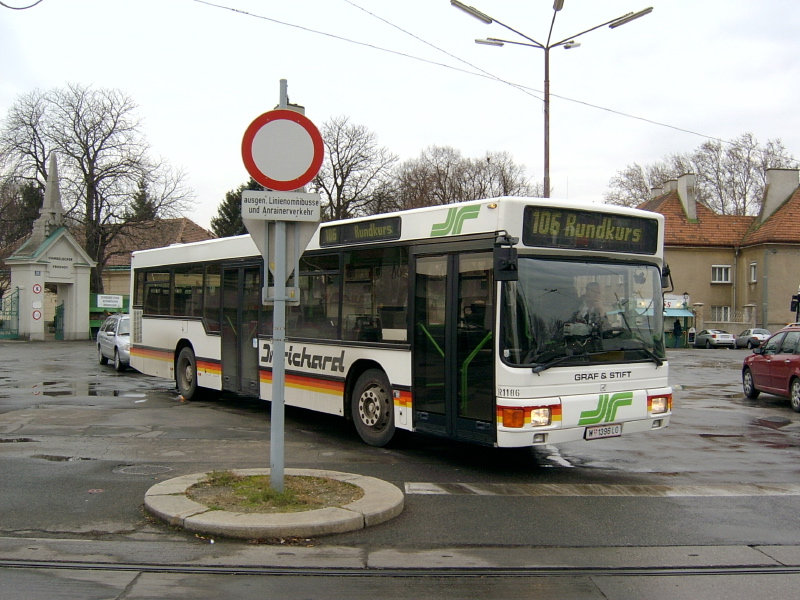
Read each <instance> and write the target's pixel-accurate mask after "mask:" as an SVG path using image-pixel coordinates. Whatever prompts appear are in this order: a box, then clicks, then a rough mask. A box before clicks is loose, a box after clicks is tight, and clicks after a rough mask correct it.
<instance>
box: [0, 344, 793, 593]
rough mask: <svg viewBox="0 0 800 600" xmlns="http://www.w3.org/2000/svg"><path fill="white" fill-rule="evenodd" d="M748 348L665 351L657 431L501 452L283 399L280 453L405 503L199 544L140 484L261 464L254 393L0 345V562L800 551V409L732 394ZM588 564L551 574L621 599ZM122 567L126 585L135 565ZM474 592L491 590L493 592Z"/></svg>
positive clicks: (74, 349)
mask: <svg viewBox="0 0 800 600" xmlns="http://www.w3.org/2000/svg"><path fill="white" fill-rule="evenodd" d="M746 352H747V351H745V350H740V351H731V350H676V351H670V353H669V358H670V363H671V369H672V370H671V382H672V384H673V385H674V386H676V387H677V388H678V389H677V390H676V394H675V415H674V417H673V419H672V423H671V425H670V427H669V428H668V429H666V430H664V431H660V432H654V433H652V434H641V435H636V436H631V437H626V438H618V439H612V440H599V441H595V442H587V443H575V444H566V445H563V446H560V447H547V448H542V449H534V450H525V451H503V450H496V449H491V448H481V447H476V446H469V445H464V444H458V443H453V442H448V441H443V440H438V439H435V438H430V437H425V436H419V435H404V436H401V437H400V439H399V440H398V441H397V443H394V444H393V445H392V446H391V447H389V448H384V449H378V448H372V447H368V446H366V445H364V444H362V443H361V442H360V440H359V439H358V437H357V435H356V434H355V432H354V431H353V430H352V428H351V426H350V425H349V424H347V423H346V422H345V421H343V420H341V419H339V418H336V417H330V416H325V415H318V414H314V413H309V412H307V411H302V410H298V409H291V408H289V409H287V414H286V451H285V453H286V466H287V467H297V468H317V469H332V470H338V471H348V472H355V473H359V474H363V475H369V476H373V477H378V478H381V479H384V480H386V481H389V482H391V483H393V484H395V485H397V486H398V487H400V488H401V489H403V490H404V491H405V492H406V507H405V510H404V511H403V513H402V514H401V515H400V516H399V517H397V518H396V519H394V520H392V521H390V522H388V523H385V524H383V525H380V526H377V527H373V528H369V529H366V530H362V531H359V532H355V533H350V534H342V535H337V536H331V537H326V538H320V539H314V540H284V543H283V544H280V543H278V544H272V545H270V544H263V545H253V544H244V543H243V542H235V541H226V540H214V542H215V543H214V545H213V546H212V545H211V541H212V540H210V539H204V538H202V537H196V536H194V535H191V534H187V533H185V532H182V531H179V530H174V529H171V528H169V527H166V526H164V525H163V524H160V523H157V522H155V521H153V520H152V519H151V518H149V517H148V516H147V515H146V514H145V513H144V512H143V510H142V499H143V495H144V493H145V491H146V490H147V489H148V488H149V487H150V486H151V485H153V483H154V482H157V481H162V480H164V479H168V478H171V477H176V476H178V475H184V474H189V473H196V472H203V471H209V470H213V469H225V468H231V467H238V468H256V467H264V466H269V405H268V404H267V403H263V402H260V401H249V400H242V399H237V398H231V397H227V398H220V399H215V400H204V401H200V402H191V403H186V402H181V400H180V398H179V397H178V395H177V394H176V393H175V391H174V385H173V384H172V382H169V381H165V380H159V379H155V378H151V377H147V376H144V375H141V374H139V373H135V372H130V371H129V372H126V373H121V374H120V373H116V372H115V371H114V370H113V369H112V368H110V367H101V366H100V365H98V364H97V362H96V359H95V352H94V349H93V346H92V344H91V343H90V342H40V343H22V342H0V482H2V483H1V484H0V503H1V505H2V512H1V513H0V559H5V560H22V561H34V562H36V561H46V560H55V561H57V562H60V563H63V562H64V561H77V562H81V561H85V560H87V557H88V560H89V561H92V560H94V561H95V562H98V561H99V562H102V560H100V559H98V558H97V557H112V559H110V560H112V562H117V563H122V562H124V563H126V564H127V563H130V564H132V565H142V564H153V563H158V564H160V563H165V562H169V563H173V562H175V561H178V562H180V563H181V564H184V565H197V564H200V563H203V562H208V561H211V562H214V561H213V560H212V559H211V558H209V557H212V556H214V557H218V558H217V559H216V560H217V562H218V563H222V564H227V565H231V564H240V563H246V564H261V565H263V564H282V565H284V566H285V567H286V568H295V567H309V566H312V565H313V566H317V567H318V566H320V565H322V566H326V565H327V566H329V567H330V568H353V569H363V568H364V567H365V566H366V567H372V568H378V569H389V568H399V567H407V568H410V569H416V568H419V569H425V568H432V567H436V568H442V569H449V568H459V569H460V568H464V567H476V566H477V567H487V568H502V567H508V568H520V569H528V568H531V567H532V566H533V565H538V566H542V565H543V566H545V567H548V568H552V567H553V566H554V565H552V564H549V562H548V560H549V559H548V558H547V557H548V556H561V557H564V555H563V554H560V553H563V552H566V551H567V550H565V549H568V551H569V552H572V553H573V554H570V555H569V556H568V557H567V558H563V560H562V561H561V562H559V561H555V566H557V567H558V568H563V567H564V566H565V565H567V566H569V568H578V567H585V566H587V564H589V565H594V566H596V567H598V568H609V569H619V568H623V567H636V568H645V567H647V566H661V567H668V568H671V569H676V568H678V567H681V568H684V567H686V566H687V565H689V566H694V567H699V568H710V567H715V568H721V567H724V568H731V567H733V566H737V565H738V566H742V565H754V564H763V565H764V566H765V568H766V569H768V570H769V569H775V568H776V567H780V566H782V565H797V564H800V555H799V554H798V552H797V550H796V549H795V546H796V545H798V543H799V542H800V522H798V520H797V519H796V515H797V514H798V510H799V509H800V489H799V488H798V485H797V470H798V469H797V467H796V465H797V464H798V457H799V454H800V451H799V445H800V441H799V440H798V432H800V418H798V415H796V413H793V412H792V411H791V408H790V407H789V403H788V400H784V399H778V398H775V397H771V396H768V395H764V394H762V395H761V397H760V398H759V399H758V400H748V399H746V398H744V396H743V395H742V393H741V385H740V372H739V369H740V365H741V360H742V359H743V358H744V356H745V355H746ZM31 548H33V549H31ZM609 549H613V551H610V550H609ZM601 557H602V558H601ZM637 557H640V558H641V557H643V558H642V560H637ZM265 561H266V562H265ZM29 564H33V563H30V562H29ZM36 564H38V565H39V567H40V568H39V569H38V570H36V571H35V572H36V573H37V575H36V576H35V578H41V580H42V581H43V582H51V583H49V584H48V583H42V585H43V586H44V587H42V589H43V590H45V591H47V590H52V589H53V588H52V585H51V584H52V582H53V581H58V580H59V578H61V577H63V576H64V575H63V574H62V573H60V572H59V571H57V572H55V574H53V573H52V572H51V571H48V570H46V569H45V568H44V567H45V565H44V563H42V564H39V563H36ZM81 564H83V563H81ZM6 566H7V567H8V566H10V563H6ZM136 572H138V573H140V574H142V573H143V574H142V576H141V580H140V581H141V583H140V585H144V583H143V581H144V580H147V579H148V578H154V577H155V578H159V577H161V576H156V575H153V574H149V573H148V572H147V571H146V570H144V571H136ZM9 573H13V574H14V577H15V578H19V577H22V580H24V581H25V582H27V583H25V584H23V585H27V584H31V582H32V580H31V579H30V578H31V577H34V576H33V575H32V573H33V571H30V570H22V571H20V570H16V569H12V570H10V571H4V572H3V579H4V581H5V580H6V575H8V574H9ZM26 573H27V574H28V575H26ZM45 573H50V574H49V575H45ZM769 573H770V574H767V575H756V574H751V576H752V577H767V578H768V579H769V581H772V582H774V583H773V584H769V585H767V587H763V586H762V588H761V589H771V587H770V586H772V585H774V586H777V588H780V587H781V586H784V585H788V582H789V581H793V580H795V579H796V576H795V575H792V574H788V573H781V574H780V576H777V575H776V572H775V571H769ZM673 574H674V573H673ZM551 575H552V573H551ZM595 575H596V576H592V575H590V576H587V578H586V579H581V577H584V575H582V574H579V575H576V576H577V577H578V579H576V580H574V581H571V582H568V581H567V579H565V578H561V579H558V580H552V581H553V582H556V583H559V582H560V584H564V585H566V584H567V583H570V585H572V584H575V585H577V586H578V587H577V588H574V589H585V591H586V595H580V594H578V595H575V594H571V593H570V594H567V595H564V594H561V596H560V597H587V598H594V597H615V598H621V597H626V596H624V595H614V594H611V595H608V596H600V595H595V594H596V593H600V592H598V590H601V586H599V585H598V583H599V582H600V581H603V582H606V583H608V582H609V581H611V580H612V577H611V574H595ZM108 576H109V577H110V574H109V575H108ZM230 576H231V575H230V574H199V573H194V574H192V575H191V577H230ZM184 577H189V575H188V574H187V575H185V576H184ZM248 577H253V578H259V577H265V575H264V574H257V573H254V574H251V575H248ZM284 577H285V576H284ZM642 577H643V576H642ZM651 577H652V578H651V579H649V580H648V581H649V582H650V583H648V584H647V585H652V586H653V587H652V589H653V590H656V589H658V586H657V585H656V584H655V583H654V582H655V581H656V580H658V581H661V582H663V583H664V586H665V587H664V592H665V593H666V592H667V591H669V590H670V589H671V587H670V585H669V583H668V582H669V576H666V579H664V576H663V575H655V574H654V575H652V576H651ZM703 577H709V578H711V579H714V578H715V574H713V573H709V574H708V575H705V576H703ZM740 577H743V578H744V579H747V581H751V580H750V579H748V578H747V577H745V576H744V575H740ZM90 579H91V578H90ZM167 579H169V578H168V577H167ZM495 579H496V580H495ZM495 579H492V578H491V577H489V579H488V580H487V581H494V583H496V584H497V585H500V582H501V580H502V578H495ZM546 579H547V580H548V581H551V579H550V578H549V577H548V578H546ZM645 579H646V578H641V577H640V578H638V579H631V578H628V577H623V580H624V581H626V582H627V583H625V584H624V585H622V584H621V588H625V587H626V586H628V588H629V589H630V590H632V591H631V594H633V591H635V590H637V589H639V590H640V591H641V589H642V588H640V587H637V586H638V585H639V584H641V583H643V582H644V581H645ZM701 579H702V577H700V576H699V575H697V576H694V577H691V578H690V580H691V581H692V582H695V583H693V584H692V585H691V586H688V583H687V586H688V587H685V588H683V589H685V590H686V591H687V593H690V592H691V591H694V592H697V591H698V589H699V588H697V587H696V585H700V583H699V582H700V581H701ZM744 579H742V580H741V581H742V582H744ZM14 580H16V579H14ZM37 580H38V579H37ZM716 580H717V581H719V580H720V578H719V577H716ZM120 581H127V583H125V584H124V585H123V586H122V588H121V589H126V587H127V586H129V585H130V581H131V580H129V579H126V578H125V577H122V578H121V579H120ZM283 581H284V582H285V581H287V580H286V579H284V580H283ZM537 581H538V580H537ZM688 581H689V580H687V582H688ZM703 581H704V580H703ZM752 581H755V579H753V580H752ZM587 582H588V583H587ZM634 582H638V583H636V584H634ZM317 584H318V585H316V588H317V590H318V593H317V595H307V596H296V597H320V598H321V597H337V596H335V595H322V594H321V592H319V590H328V592H331V590H333V589H334V587H330V585H323V584H322V580H317ZM192 585H194V584H192ZM237 585H238V584H237ZM260 585H261V584H259V586H256V588H259V587H260ZM375 585H377V584H375ZM443 585H444V584H443ZM503 585H505V584H503ZM703 585H705V584H703ZM748 585H749V584H744V583H742V585H741V586H739V587H740V588H741V589H749V588H748ZM584 586H588V587H585V588H584ZM190 587H191V586H190ZM245 587H246V586H245ZM356 587H357V586H356ZM479 587H480V586H479ZM479 587H475V588H474V589H475V590H476V591H477V590H478V589H479ZM723 587H724V586H723ZM445 588H447V586H446V585H445V587H444V588H443V589H445ZM534 588H535V589H538V588H536V586H534ZM534 588H531V587H529V586H528V584H526V585H525V586H523V587H522V588H518V587H514V589H529V590H530V589H534ZM777 588H776V589H777ZM6 589H11V588H6ZM25 589H27V588H25ZM130 589H133V588H130ZM141 589H145V588H144V587H141V588H140V590H141ZM182 589H183V588H182ZM186 589H189V588H186ZM209 589H211V588H209ZM365 589H369V586H367V587H366V588H365ZM454 589H455V588H451V591H452V592H453V593H454V594H455V592H454V591H453V590H454ZM486 589H487V590H490V591H487V594H488V593H491V595H494V593H495V592H498V589H499V588H496V587H495V586H494V585H490V586H489V587H487V588H486ZM708 589H709V590H712V589H714V590H716V592H714V593H718V592H719V593H721V592H722V589H723V588H721V587H719V585H717V586H716V587H715V586H714V585H711V584H709V587H708ZM573 591H574V590H573ZM672 591H673V592H675V590H674V589H672ZM43 593H44V592H43ZM176 593H177V592H176ZM182 593H183V592H182ZM186 593H187V594H188V592H186ZM331 593H332V592H331ZM365 593H366V592H365ZM498 593H500V592H498ZM576 593H577V592H576ZM709 593H711V592H709ZM776 593H777V592H776ZM620 594H622V592H620ZM382 595H386V594H382ZM428 596H429V597H464V596H458V595H452V596H447V595H442V596H434V595H433V594H428ZM645 596H647V594H645V595H644V596H638V597H645ZM762 596H763V597H770V596H769V595H766V596H764V595H763V594H762ZM2 597H3V592H2V591H0V598H2ZM14 597H22V596H19V595H17V596H14ZM27 597H34V596H27ZM64 597H65V596H64ZM75 597H81V596H75ZM83 597H94V596H91V595H87V596H83ZM97 597H106V596H103V595H100V596H97ZM110 597H116V596H110ZM120 597H126V598H127V597H131V598H133V597H149V596H146V595H142V596H136V595H135V594H129V595H126V596H120ZM176 597H191V596H190V595H186V596H176ZM195 597H201V596H195ZM202 597H214V596H211V595H208V596H202ZM217 597H218V596H217ZM242 597H246V596H242ZM253 597H255V596H253ZM286 597H290V596H286ZM339 597H341V596H339ZM353 597H357V596H353ZM387 597H410V596H391V595H387ZM475 597H479V596H475ZM486 597H489V596H486ZM504 597H515V596H513V595H508V594H505V595H504ZM519 597H536V596H532V595H529V596H519ZM627 597H637V596H635V595H630V596H627ZM648 597H658V595H657V594H656V595H650V596H648ZM662 597H665V598H666V597H673V598H677V597H683V596H679V595H673V596H669V595H664V596H662ZM686 597H692V596H690V595H687V596H686ZM694 597H704V598H707V597H716V596H713V595H706V594H704V595H702V596H694ZM720 597H727V598H728V600H730V598H733V597H737V596H730V595H727V596H720ZM741 597H746V596H741ZM774 597H780V596H774ZM784 597H785V596H784Z"/></svg>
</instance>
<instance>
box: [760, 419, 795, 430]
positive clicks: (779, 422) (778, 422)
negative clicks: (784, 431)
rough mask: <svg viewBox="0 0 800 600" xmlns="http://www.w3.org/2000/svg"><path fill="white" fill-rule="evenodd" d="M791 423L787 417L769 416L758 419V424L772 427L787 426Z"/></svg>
mask: <svg viewBox="0 0 800 600" xmlns="http://www.w3.org/2000/svg"><path fill="white" fill-rule="evenodd" d="M790 424H791V421H790V420H789V419H787V418H785V417H767V418H765V419H757V420H756V425H761V426H762V427H769V428H770V429H780V428H781V427H786V426H787V425H790Z"/></svg>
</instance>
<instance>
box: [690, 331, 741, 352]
mask: <svg viewBox="0 0 800 600" xmlns="http://www.w3.org/2000/svg"><path fill="white" fill-rule="evenodd" d="M694 347H695V348H735V347H736V336H735V335H733V334H732V333H728V332H727V331H722V330H721V329H703V331H701V332H700V333H698V334H697V335H696V336H694Z"/></svg>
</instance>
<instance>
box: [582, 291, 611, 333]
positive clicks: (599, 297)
mask: <svg viewBox="0 0 800 600" xmlns="http://www.w3.org/2000/svg"><path fill="white" fill-rule="evenodd" d="M579 300H580V303H581V305H580V307H579V308H578V310H577V311H575V316H574V318H575V320H576V321H579V322H583V323H589V324H591V325H593V326H595V327H597V328H599V329H600V331H603V330H604V329H610V328H611V323H610V322H609V321H608V317H607V316H606V311H605V308H603V291H602V289H601V288H600V284H599V283H597V282H596V281H590V282H589V283H587V284H586V289H585V290H584V294H583V296H581V297H580V298H579Z"/></svg>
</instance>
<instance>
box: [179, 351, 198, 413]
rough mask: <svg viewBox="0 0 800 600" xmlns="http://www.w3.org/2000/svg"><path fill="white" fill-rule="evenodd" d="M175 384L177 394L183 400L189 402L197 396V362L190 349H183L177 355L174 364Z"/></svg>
mask: <svg viewBox="0 0 800 600" xmlns="http://www.w3.org/2000/svg"><path fill="white" fill-rule="evenodd" d="M175 383H176V385H177V386H178V393H179V394H180V395H181V396H183V398H184V399H185V400H191V399H192V398H194V397H195V396H196V395H197V361H196V360H195V357H194V351H193V350H192V349H191V348H188V347H187V348H183V349H182V350H181V351H180V354H178V361H177V362H176V363H175Z"/></svg>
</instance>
